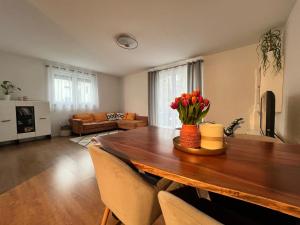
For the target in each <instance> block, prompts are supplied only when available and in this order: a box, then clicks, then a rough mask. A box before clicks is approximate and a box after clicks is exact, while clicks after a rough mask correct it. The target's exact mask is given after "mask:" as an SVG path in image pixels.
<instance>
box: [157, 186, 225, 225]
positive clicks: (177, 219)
mask: <svg viewBox="0 0 300 225" xmlns="http://www.w3.org/2000/svg"><path fill="white" fill-rule="evenodd" d="M158 199H159V204H160V207H161V210H162V213H163V216H164V220H165V223H166V225H220V224H221V223H220V222H218V221H216V220H215V219H213V218H211V217H210V216H208V215H206V214H205V213H203V212H201V211H199V210H198V209H196V208H194V207H193V206H191V205H189V204H188V203H186V202H185V201H183V200H181V199H180V198H178V197H176V196H174V195H172V194H170V193H169V192H166V191H160V192H159V193H158Z"/></svg>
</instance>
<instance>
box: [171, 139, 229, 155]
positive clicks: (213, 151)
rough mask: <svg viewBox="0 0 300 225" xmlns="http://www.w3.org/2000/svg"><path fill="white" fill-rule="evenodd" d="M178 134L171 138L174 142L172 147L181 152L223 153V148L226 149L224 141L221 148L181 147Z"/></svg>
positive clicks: (200, 153)
mask: <svg viewBox="0 0 300 225" xmlns="http://www.w3.org/2000/svg"><path fill="white" fill-rule="evenodd" d="M179 138H180V137H179V136H177V137H175V138H173V144H174V147H175V148H176V149H178V150H180V151H183V152H187V153H190V154H194V155H220V154H223V153H225V150H226V143H224V148H221V149H216V150H209V149H205V148H200V147H199V148H185V147H182V146H181V145H180V140H179Z"/></svg>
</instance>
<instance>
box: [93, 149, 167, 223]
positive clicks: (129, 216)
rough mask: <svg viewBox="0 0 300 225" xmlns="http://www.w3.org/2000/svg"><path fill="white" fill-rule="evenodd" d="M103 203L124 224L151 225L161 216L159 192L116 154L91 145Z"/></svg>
mask: <svg viewBox="0 0 300 225" xmlns="http://www.w3.org/2000/svg"><path fill="white" fill-rule="evenodd" d="M89 152H90V155H91V157H92V161H93V164H94V167H95V173H96V178H97V182H98V187H99V190H100V195H101V199H102V201H103V203H104V204H105V205H106V206H107V207H108V208H109V209H110V210H111V211H112V212H113V213H114V214H115V215H116V216H117V217H118V218H119V219H120V220H121V221H122V222H123V223H124V224H130V225H149V224H152V223H153V222H154V220H155V219H156V218H157V217H158V216H159V215H160V213H161V211H160V207H159V204H158V199H157V189H155V188H154V186H151V185H150V184H148V183H147V182H146V181H145V180H144V179H143V178H142V177H140V176H139V175H138V173H137V172H135V171H133V170H132V169H131V168H130V167H129V166H128V165H127V164H126V163H124V162H123V161H121V160H120V159H118V158H117V157H115V156H114V155H112V154H110V153H108V152H106V151H105V150H103V149H101V148H99V146H94V145H90V146H89Z"/></svg>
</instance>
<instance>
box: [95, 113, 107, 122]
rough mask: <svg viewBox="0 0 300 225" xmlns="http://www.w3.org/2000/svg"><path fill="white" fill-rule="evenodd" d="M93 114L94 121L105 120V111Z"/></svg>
mask: <svg viewBox="0 0 300 225" xmlns="http://www.w3.org/2000/svg"><path fill="white" fill-rule="evenodd" d="M93 116H94V121H95V122H102V121H106V120H107V117H106V113H105V112H100V113H94V114H93Z"/></svg>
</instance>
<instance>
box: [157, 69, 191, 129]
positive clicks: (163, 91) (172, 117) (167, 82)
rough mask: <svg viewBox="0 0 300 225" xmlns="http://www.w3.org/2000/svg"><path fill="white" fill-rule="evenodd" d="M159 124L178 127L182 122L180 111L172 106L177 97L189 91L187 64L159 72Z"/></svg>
mask: <svg viewBox="0 0 300 225" xmlns="http://www.w3.org/2000/svg"><path fill="white" fill-rule="evenodd" d="M157 91H158V95H157V103H156V104H157V106H156V109H157V115H156V116H157V117H156V118H157V126H159V127H166V128H178V127H180V126H181V122H180V120H179V118H178V112H177V111H176V110H172V109H171V108H170V104H171V102H173V101H174V99H175V97H177V96H180V95H181V94H182V93H186V92H187V65H183V66H177V67H174V68H170V69H165V70H161V71H159V72H158V80H157Z"/></svg>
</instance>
